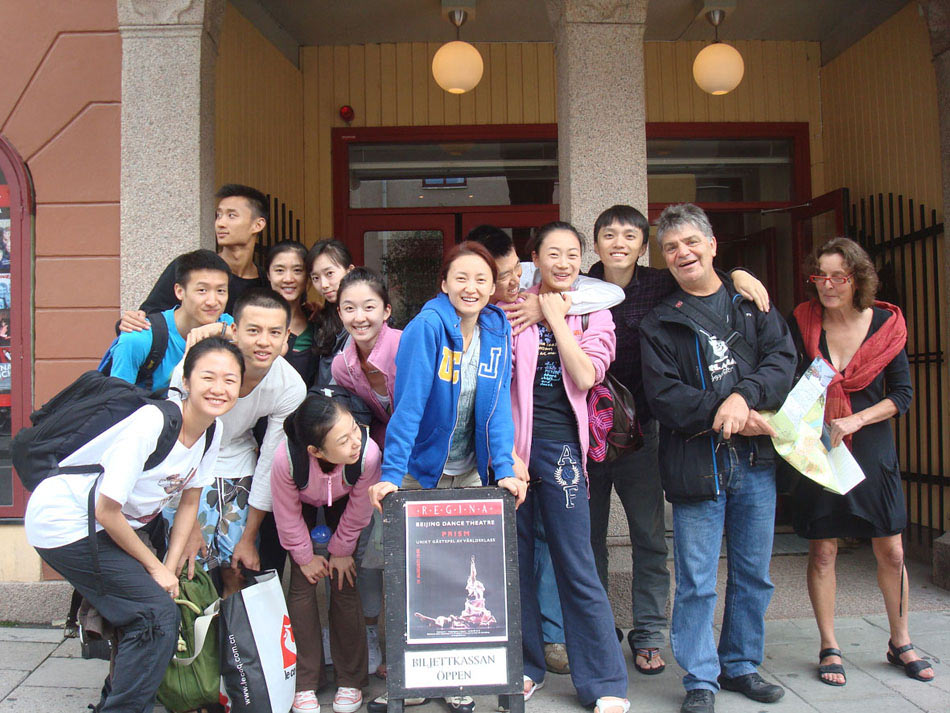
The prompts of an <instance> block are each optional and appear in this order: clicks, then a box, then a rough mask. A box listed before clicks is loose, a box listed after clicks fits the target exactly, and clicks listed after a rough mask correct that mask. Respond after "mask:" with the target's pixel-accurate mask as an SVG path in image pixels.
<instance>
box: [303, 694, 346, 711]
mask: <svg viewBox="0 0 950 713" xmlns="http://www.w3.org/2000/svg"><path fill="white" fill-rule="evenodd" d="M290 710H291V711H292V713H320V701H318V700H317V693H316V691H297V693H296V694H294V705H293V707H292V708H291V709H290ZM354 710H356V709H354Z"/></svg>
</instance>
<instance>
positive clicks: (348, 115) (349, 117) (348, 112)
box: [340, 104, 356, 121]
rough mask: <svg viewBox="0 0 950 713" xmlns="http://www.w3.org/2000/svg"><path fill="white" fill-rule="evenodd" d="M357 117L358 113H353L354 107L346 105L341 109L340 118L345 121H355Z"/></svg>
mask: <svg viewBox="0 0 950 713" xmlns="http://www.w3.org/2000/svg"><path fill="white" fill-rule="evenodd" d="M354 116H356V112H355V111H353V107H351V106H350V105H349V104H344V105H343V106H341V107H340V118H341V119H343V121H353V117H354Z"/></svg>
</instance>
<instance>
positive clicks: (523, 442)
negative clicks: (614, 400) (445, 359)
mask: <svg viewBox="0 0 950 713" xmlns="http://www.w3.org/2000/svg"><path fill="white" fill-rule="evenodd" d="M538 289H539V286H538V285H535V286H534V287H532V288H531V289H529V290H527V291H528V292H532V293H534V294H537V293H538ZM567 326H568V327H570V328H571V331H572V332H573V333H574V337H575V338H576V339H577V341H578V343H579V344H580V345H581V349H583V350H584V353H585V354H587V356H589V357H590V360H591V361H592V362H593V364H594V383H595V384H599V383H600V382H602V381H603V380H604V375H605V374H606V373H607V367H609V366H610V364H611V362H612V361H613V360H614V353H615V349H616V344H617V341H616V337H615V336H614V320H613V317H612V316H611V315H610V310H606V309H603V310H598V311H597V312H591V313H590V315H588V324H587V329H586V330H585V329H583V317H582V316H580V315H568V316H567ZM513 350H514V358H513V360H512V370H511V415H512V418H513V419H514V422H515V452H516V453H517V454H518V456H519V457H520V458H521V459H522V460H523V461H524V462H525V464H526V465H527V463H528V462H529V460H530V459H531V431H532V426H533V424H534V376H535V372H536V371H537V369H538V325H536V324H533V325H531V326H530V327H528V329H526V330H524V331H523V332H522V333H521V334H519V335H518V336H516V337H515V338H514V340H513ZM563 375H564V391H565V392H566V393H567V398H568V401H570V402H571V407H572V408H573V409H574V416H575V418H576V419H577V431H578V434H577V435H578V440H579V442H580V447H581V453H582V454H583V461H584V474H585V476H586V474H587V448H588V446H589V445H590V429H589V427H588V423H587V392H586V391H582V390H580V389H578V388H577V387H576V386H575V385H574V381H573V380H572V379H571V377H570V375H569V374H568V373H567V370H564V372H563Z"/></svg>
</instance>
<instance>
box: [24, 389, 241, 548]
mask: <svg viewBox="0 0 950 713" xmlns="http://www.w3.org/2000/svg"><path fill="white" fill-rule="evenodd" d="M164 424H165V417H164V416H163V415H162V412H161V411H160V410H159V409H158V407H156V406H143V407H142V408H140V409H139V410H137V411H136V412H135V413H133V414H131V415H130V416H128V417H126V418H124V419H123V420H121V421H119V422H118V423H117V424H115V425H114V426H112V427H111V428H109V429H108V430H106V431H104V432H103V433H100V434H99V435H98V436H96V437H95V438H94V439H92V440H91V441H89V443H87V444H86V445H84V446H83V447H82V448H80V449H79V450H77V451H75V452H73V453H71V454H70V455H68V456H67V457H66V458H64V459H63V460H62V461H60V465H61V466H67V465H86V464H92V463H101V464H102V467H103V468H104V472H103V474H102V478H101V479H100V480H99V486H98V490H97V497H98V495H105V496H107V497H109V498H112V499H113V500H115V501H116V502H117V503H120V504H121V505H122V514H123V515H125V519H126V520H128V522H129V525H131V526H132V529H134V530H137V529H138V528H140V527H142V526H143V525H145V524H146V523H148V522H149V521H151V520H152V519H153V518H154V517H156V516H159V515H160V514H161V511H162V508H163V507H165V505H167V504H168V503H169V502H171V501H172V500H173V499H175V498H177V497H179V495H180V493H181V491H183V490H186V489H189V488H202V487H204V486H205V485H209V484H210V483H212V482H213V478H214V470H213V466H214V462H215V459H216V458H217V457H218V447H219V446H220V444H221V431H222V430H223V429H222V428H221V423H220V421H219V422H218V424H217V426H216V427H215V432H214V438H213V439H212V442H211V447H210V448H209V449H208V452H207V453H205V437H204V436H202V437H201V438H199V439H198V440H197V441H195V443H194V445H193V446H192V447H191V448H186V447H185V446H184V445H183V444H182V442H181V441H175V445H174V446H173V447H172V450H171V452H170V453H169V454H168V457H167V458H165V460H163V461H162V462H161V463H159V464H158V465H157V466H155V467H154V468H151V469H150V470H145V471H143V470H142V468H143V466H144V465H145V461H146V460H148V457H149V456H150V455H151V454H152V452H153V451H154V450H155V446H156V445H157V443H158V437H159V436H160V435H161V433H162V428H163V426H164ZM202 455H204V457H202ZM95 482H96V476H95V474H89V475H86V474H83V473H70V474H65V475H56V476H53V477H52V478H47V479H46V480H44V481H43V482H42V483H40V484H39V485H38V486H37V488H36V490H34V491H33V494H32V495H31V496H30V502H29V504H28V505H27V508H26V516H25V518H24V524H25V526H26V537H27V540H29V542H30V544H31V545H33V546H34V547H41V548H47V549H48V548H53V547H63V546H65V545H68V544H71V543H73V542H77V541H79V540H81V539H82V538H84V537H86V536H87V535H88V534H89V515H88V508H89V488H91V487H92V485H93V483H95ZM96 530H97V531H98V530H102V525H101V524H99V523H98V522H96Z"/></svg>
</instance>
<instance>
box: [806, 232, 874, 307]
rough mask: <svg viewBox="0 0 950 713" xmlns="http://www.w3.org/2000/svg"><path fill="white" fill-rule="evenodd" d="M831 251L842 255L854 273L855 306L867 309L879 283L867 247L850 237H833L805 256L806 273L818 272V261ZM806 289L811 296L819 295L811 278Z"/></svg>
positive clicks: (871, 302)
mask: <svg viewBox="0 0 950 713" xmlns="http://www.w3.org/2000/svg"><path fill="white" fill-rule="evenodd" d="M829 253H837V254H838V255H840V256H841V257H842V259H843V260H844V263H845V265H847V266H848V269H849V270H851V272H852V274H853V278H852V279H853V280H854V297H853V299H852V302H853V304H854V306H855V308H856V309H859V310H865V309H867V308H868V307H870V306H871V305H873V304H874V297H875V296H876V295H877V287H878V284H879V279H878V276H877V270H875V269H874V263H873V262H872V261H871V257H870V256H869V255H868V254H867V252H866V251H865V249H864V248H862V247H861V246H860V245H858V244H857V243H856V242H854V241H853V240H851V239H850V238H840V237H839V238H832V239H831V240H829V241H828V242H827V243H825V244H824V245H822V246H821V247H820V248H817V249H816V250H815V251H814V252H813V253H812V254H811V255H809V256H808V257H807V258H805V275H806V276H807V275H815V274H817V273H818V261H819V260H820V259H821V258H822V257H823V256H824V255H828V254H829ZM806 279H807V277H806ZM805 291H806V292H807V293H808V294H809V295H810V296H811V297H817V296H818V290H816V289H815V286H814V285H813V284H812V283H811V281H810V280H809V281H808V282H807V283H805Z"/></svg>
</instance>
